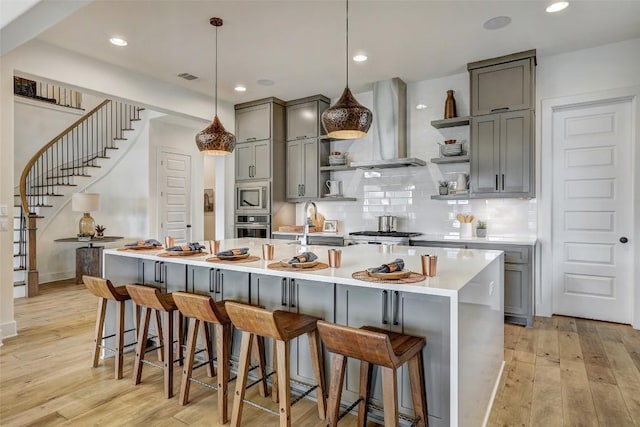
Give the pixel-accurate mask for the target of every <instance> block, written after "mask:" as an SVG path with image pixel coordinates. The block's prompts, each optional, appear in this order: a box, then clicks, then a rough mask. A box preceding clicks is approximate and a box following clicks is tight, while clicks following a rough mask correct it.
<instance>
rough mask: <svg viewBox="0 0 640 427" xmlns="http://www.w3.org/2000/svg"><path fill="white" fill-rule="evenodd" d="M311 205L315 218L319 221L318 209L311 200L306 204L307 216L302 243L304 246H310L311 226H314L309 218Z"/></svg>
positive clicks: (305, 214) (305, 211) (305, 213)
mask: <svg viewBox="0 0 640 427" xmlns="http://www.w3.org/2000/svg"><path fill="white" fill-rule="evenodd" d="M309 205H312V206H313V216H314V218H315V219H316V220H317V219H318V207H317V206H316V204H315V203H314V202H312V201H311V200H309V201H307V203H305V204H304V216H305V220H304V234H303V235H302V241H301V243H302V244H303V245H308V244H309V225H313V222H311V217H310V216H307V212H308V211H309Z"/></svg>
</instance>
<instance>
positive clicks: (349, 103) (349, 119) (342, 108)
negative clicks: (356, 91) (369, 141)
mask: <svg viewBox="0 0 640 427" xmlns="http://www.w3.org/2000/svg"><path fill="white" fill-rule="evenodd" d="M372 119H373V114H372V113H371V110H369V109H368V108H367V107H365V106H364V105H361V104H360V103H358V101H357V100H356V98H355V97H354V96H353V94H352V93H351V90H349V88H348V87H347V88H345V89H344V92H342V96H341V97H340V99H339V100H338V102H336V103H335V105H333V106H332V107H329V108H327V109H326V110H324V112H323V113H322V125H323V126H324V129H325V131H326V132H327V136H328V137H330V138H336V139H356V138H362V137H364V136H366V135H367V131H368V130H369V128H370V127H371V120H372Z"/></svg>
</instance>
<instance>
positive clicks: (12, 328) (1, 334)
mask: <svg viewBox="0 0 640 427" xmlns="http://www.w3.org/2000/svg"><path fill="white" fill-rule="evenodd" d="M16 335H18V325H17V324H16V321H15V320H12V321H11V322H7V323H2V324H0V345H1V344H2V339H3V338H10V337H15V336H16Z"/></svg>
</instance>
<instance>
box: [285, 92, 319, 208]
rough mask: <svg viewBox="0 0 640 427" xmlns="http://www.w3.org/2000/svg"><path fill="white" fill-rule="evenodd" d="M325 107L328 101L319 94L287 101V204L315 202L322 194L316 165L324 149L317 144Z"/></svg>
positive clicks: (317, 165)
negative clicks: (310, 200)
mask: <svg viewBox="0 0 640 427" xmlns="http://www.w3.org/2000/svg"><path fill="white" fill-rule="evenodd" d="M328 107H329V98H327V97H325V96H322V95H315V96H310V97H307V98H302V99H297V100H294V101H289V102H287V135H286V140H287V180H286V182H287V191H286V195H287V200H288V201H291V202H300V201H304V200H309V199H316V198H318V197H320V195H321V193H322V189H321V182H320V178H321V176H320V163H321V158H325V159H326V158H327V156H328V153H327V150H328V148H327V146H326V145H325V144H323V143H321V142H320V137H321V136H322V135H323V134H324V130H323V128H322V123H321V117H322V113H323V112H324V110H326V109H327V108H328Z"/></svg>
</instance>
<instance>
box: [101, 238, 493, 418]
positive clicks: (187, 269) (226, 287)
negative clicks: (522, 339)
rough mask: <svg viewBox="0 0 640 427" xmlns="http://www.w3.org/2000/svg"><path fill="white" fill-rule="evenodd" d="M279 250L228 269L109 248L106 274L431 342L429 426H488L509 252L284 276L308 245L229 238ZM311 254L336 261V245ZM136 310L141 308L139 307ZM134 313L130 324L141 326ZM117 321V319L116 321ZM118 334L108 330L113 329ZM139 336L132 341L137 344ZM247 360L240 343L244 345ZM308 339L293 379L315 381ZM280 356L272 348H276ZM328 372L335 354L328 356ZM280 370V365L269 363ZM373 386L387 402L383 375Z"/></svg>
mask: <svg viewBox="0 0 640 427" xmlns="http://www.w3.org/2000/svg"><path fill="white" fill-rule="evenodd" d="M265 242H272V243H274V245H275V258H274V261H264V260H259V261H254V262H247V263H228V262H226V263H222V262H217V263H216V262H209V261H206V259H207V258H210V257H211V255H209V254H205V255H202V256H195V257H194V256H192V257H176V256H173V257H160V256H158V254H159V253H160V252H161V251H153V250H152V251H121V250H106V251H105V253H104V263H103V265H104V277H106V278H109V279H110V280H112V281H113V282H116V283H127V282H139V283H147V284H151V285H154V286H160V287H162V288H164V289H166V291H168V292H172V291H177V290H182V291H185V290H186V291H189V292H200V293H207V294H210V295H211V296H212V297H214V298H215V299H216V300H222V299H233V300H239V301H245V302H251V303H254V304H260V305H262V306H264V307H266V308H267V309H272V310H275V309H279V310H289V311H295V312H298V313H304V314H309V315H314V316H318V317H321V318H324V319H325V320H327V321H331V322H336V323H340V324H344V325H349V326H352V327H360V326H363V325H371V326H376V327H381V328H387V329H389V330H392V331H396V332H401V333H406V334H412V335H419V336H424V337H426V338H427V346H426V347H425V349H424V350H423V351H424V354H423V355H424V364H425V373H426V379H425V381H426V388H427V403H428V413H429V425H431V426H480V425H483V424H484V423H486V418H487V417H488V414H489V412H490V406H491V403H492V401H493V396H494V394H495V390H496V387H497V384H498V381H499V378H500V375H501V372H502V368H503V364H504V363H503V346H504V332H503V262H504V261H503V253H502V252H500V251H490V250H470V249H457V248H418V247H406V246H390V245H356V246H350V247H344V248H341V249H342V264H341V267H340V268H327V269H324V270H317V271H305V270H302V269H300V270H296V271H291V272H290V271H279V270H272V269H269V268H267V266H268V264H270V263H272V262H276V261H278V260H280V259H289V258H291V257H292V256H294V255H295V254H296V253H298V251H299V250H300V247H299V246H298V245H294V244H290V243H287V242H282V241H277V240H274V241H270V240H266V239H232V240H223V241H221V244H220V249H221V250H224V249H230V248H237V247H249V249H250V253H251V254H253V255H257V256H260V255H261V254H262V250H261V245H262V244H263V243H265ZM307 249H308V250H311V251H313V252H314V253H316V254H317V255H318V256H319V261H322V262H327V247H326V246H323V247H320V246H310V247H308V248H307ZM426 253H428V254H430V255H437V256H438V269H437V270H438V273H437V275H436V277H428V278H426V279H425V280H424V281H422V282H418V283H412V284H395V283H393V284H385V283H371V282H364V281H360V280H357V279H353V278H352V276H351V275H352V273H354V272H356V271H361V270H365V269H366V268H368V267H373V266H377V265H380V264H383V263H386V262H390V261H393V260H394V259H395V258H403V259H404V261H405V268H406V269H410V270H412V271H416V272H420V271H421V264H420V255H421V254H426ZM130 311H132V310H130ZM131 316H132V314H131V312H130V313H129V314H128V319H127V321H129V322H132V317H131ZM110 323H111V322H107V324H108V325H109V324H110ZM107 332H108V331H107ZM133 339H134V337H133V336H127V340H128V341H132V340H133ZM235 341H236V342H235V343H234V353H236V354H237V351H238V348H239V340H235ZM307 351H308V346H307V343H306V337H300V338H298V342H295V343H292V346H291V376H292V378H293V379H295V380H298V381H301V382H307V383H313V379H312V378H313V373H312V368H311V361H310V358H309V357H308V354H307ZM267 354H268V355H270V354H271V352H270V351H267ZM325 359H326V360H325V365H326V367H327V369H326V372H329V370H328V367H329V363H330V357H329V354H326V353H325ZM267 363H268V364H269V365H270V360H268V361H267ZM358 377H359V363H358V362H357V361H354V360H349V363H348V366H347V372H346V377H345V386H344V392H343V404H344V405H345V406H346V405H348V404H350V403H351V402H353V401H355V400H356V398H357V391H358V390H357V388H358V383H359V378H358ZM373 384H374V389H373V393H372V394H373V398H372V403H373V405H374V406H373V408H372V410H371V412H372V415H373V416H374V417H376V416H379V415H380V413H379V411H378V410H377V409H376V408H375V406H376V405H379V406H382V403H381V398H380V397H381V388H380V379H379V378H376V379H375V381H374V383H373ZM398 393H399V405H400V412H404V413H407V414H412V402H411V392H410V388H409V381H408V377H407V370H406V369H405V368H403V370H402V373H401V374H400V375H399V376H398Z"/></svg>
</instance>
